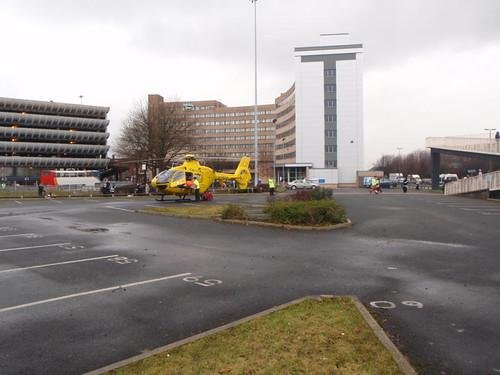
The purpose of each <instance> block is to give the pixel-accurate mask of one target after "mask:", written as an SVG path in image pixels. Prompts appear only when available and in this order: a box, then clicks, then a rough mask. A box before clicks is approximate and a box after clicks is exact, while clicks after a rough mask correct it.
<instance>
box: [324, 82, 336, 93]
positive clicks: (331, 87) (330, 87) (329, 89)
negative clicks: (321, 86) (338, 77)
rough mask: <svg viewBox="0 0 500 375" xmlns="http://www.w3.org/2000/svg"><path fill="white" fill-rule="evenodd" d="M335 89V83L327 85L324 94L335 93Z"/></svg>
mask: <svg viewBox="0 0 500 375" xmlns="http://www.w3.org/2000/svg"><path fill="white" fill-rule="evenodd" d="M336 89H337V85H336V84H335V83H329V84H326V85H325V91H326V92H335V91H336Z"/></svg>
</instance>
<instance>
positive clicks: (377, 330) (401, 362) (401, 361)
mask: <svg viewBox="0 0 500 375" xmlns="http://www.w3.org/2000/svg"><path fill="white" fill-rule="evenodd" d="M337 297H349V298H351V300H352V301H353V302H354V305H355V306H356V308H357V309H358V311H359V313H360V314H361V316H362V317H363V319H364V320H365V322H366V323H367V324H368V326H369V327H370V329H371V330H372V331H373V333H374V334H375V336H377V338H378V339H379V341H380V342H381V343H382V345H383V346H384V347H385V348H386V349H387V350H388V351H389V353H390V354H391V356H392V358H393V359H394V360H395V361H396V363H397V364H398V366H399V368H400V369H401V371H403V373H404V374H405V375H416V374H417V373H416V372H415V370H414V369H413V367H411V365H410V363H409V362H408V361H407V359H406V358H405V357H404V356H403V355H402V354H401V352H400V351H399V350H398V349H397V348H396V346H395V345H394V343H393V342H392V341H391V339H390V338H389V337H388V336H387V335H386V333H385V332H384V330H383V329H382V327H380V325H379V324H378V323H377V322H376V321H375V319H373V317H372V316H371V315H370V313H369V312H368V310H367V309H366V308H365V307H364V306H363V304H362V303H361V302H360V301H359V299H358V298H357V297H356V296H350V295H348V296H335V295H311V296H306V297H302V298H298V299H295V300H293V301H290V302H287V303H284V304H281V305H278V306H274V307H271V308H270V309H267V310H264V311H261V312H258V313H256V314H252V315H250V316H247V317H245V318H242V319H238V320H236V321H234V322H231V323H228V324H224V325H222V326H220V327H216V328H213V329H211V330H208V331H205V332H201V333H199V334H197V335H194V336H191V337H187V338H185V339H182V340H179V341H176V342H173V343H170V344H168V345H164V346H160V347H158V348H156V349H152V350H150V351H147V352H145V353H142V354H138V355H136V356H133V357H130V358H127V359H124V360H122V361H118V362H115V363H112V364H110V365H107V366H104V367H101V368H98V369H96V370H92V371H89V372H86V373H84V374H83V375H100V374H103V373H105V372H108V371H111V370H116V369H118V368H120V367H124V366H127V365H130V364H132V363H134V362H137V361H140V360H143V359H145V358H148V357H151V356H154V355H156V354H160V353H163V352H166V351H169V350H172V349H175V348H177V347H179V346H182V345H185V344H189V343H191V342H194V341H196V340H199V339H202V338H204V337H207V336H210V335H213V334H215V333H218V332H221V331H224V330H226V329H229V328H233V327H236V326H238V325H240V324H243V323H246V322H249V321H251V320H254V319H257V318H260V317H263V316H266V315H269V314H271V313H273V312H276V311H279V310H283V309H285V308H287V307H289V306H293V305H296V304H298V303H301V302H303V301H305V300H307V299H319V300H320V299H322V298H337Z"/></svg>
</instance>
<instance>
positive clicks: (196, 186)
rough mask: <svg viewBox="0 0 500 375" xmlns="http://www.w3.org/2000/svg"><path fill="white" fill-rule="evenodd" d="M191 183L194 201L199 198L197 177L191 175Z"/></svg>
mask: <svg viewBox="0 0 500 375" xmlns="http://www.w3.org/2000/svg"><path fill="white" fill-rule="evenodd" d="M193 184H194V199H195V201H199V200H200V181H198V178H196V176H195V177H193Z"/></svg>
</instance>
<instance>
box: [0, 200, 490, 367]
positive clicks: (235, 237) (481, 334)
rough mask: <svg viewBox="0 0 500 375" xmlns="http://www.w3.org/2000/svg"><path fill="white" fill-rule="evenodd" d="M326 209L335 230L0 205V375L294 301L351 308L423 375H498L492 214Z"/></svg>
mask: <svg viewBox="0 0 500 375" xmlns="http://www.w3.org/2000/svg"><path fill="white" fill-rule="evenodd" d="M266 198H267V196H266V195H264V194H255V195H219V196H217V197H216V202H217V203H220V202H230V201H231V202H234V201H235V200H240V201H244V202H246V203H248V204H259V203H262V202H263V201H265V199H266ZM336 198H337V199H338V200H339V201H340V202H341V203H342V204H344V205H345V206H346V208H347V212H348V216H349V217H351V218H352V219H353V221H354V222H355V225H354V227H353V228H352V229H350V230H340V231H335V232H327V233H325V232H321V233H315V232H294V231H286V230H282V229H274V228H260V227H252V226H238V225H231V224H222V223H216V222H212V221H208V220H189V219H179V218H169V217H163V216H156V215H148V214H143V213H138V212H136V210H137V209H139V208H142V207H144V206H145V205H155V206H156V205H165V204H175V203H172V202H156V201H154V200H153V199H148V198H137V199H130V198H129V199H127V198H115V199H112V198H110V199H67V200H63V199H61V200H59V199H52V200H5V201H0V285H1V288H0V337H1V338H2V339H1V340H0V373H2V374H18V373H23V374H31V373H50V374H68V373H82V372H85V371H89V370H92V369H95V368H99V367H101V366H104V365H107V364H109V363H113V362H116V361H119V360H122V359H124V358H127V357H129V356H132V355H135V354H138V353H141V352H144V351H147V350H149V349H153V348H155V347H158V346H161V345H165V344H167V343H170V342H173V341H176V340H179V339H181V338H185V337H187V336H191V335H192V334H196V333H199V332H202V331H205V330H208V329H211V328H214V327H216V326H219V325H222V324H224V323H228V322H230V321H233V320H236V319H239V318H241V317H244V316H247V315H250V314H252V313H255V312H258V311H261V310H263V309H266V308H269V307H271V306H273V305H276V304H280V303H284V302H287V301H289V300H291V299H294V298H298V297H302V296H304V295H308V294H354V295H357V296H358V297H359V298H360V299H361V300H362V302H363V303H364V304H365V305H366V306H367V307H369V308H371V309H372V311H373V312H374V313H375V314H376V315H378V318H379V320H380V322H381V323H382V325H383V326H384V328H385V329H386V330H387V331H388V333H389V334H390V335H392V336H393V338H394V340H395V342H396V344H397V345H398V346H399V347H400V348H401V350H402V351H403V352H404V353H405V354H407V355H408V356H409V358H410V360H411V362H412V363H413V364H414V365H415V366H416V367H417V368H418V369H419V371H420V372H422V373H463V374H471V373H481V374H483V373H497V372H500V315H499V309H498V303H499V302H500V295H499V292H498V291H499V290H500V270H499V268H498V264H499V261H500V254H499V249H500V246H499V244H500V241H499V240H500V235H499V233H498V229H499V228H500V225H499V224H500V205H499V204H497V203H495V202H486V201H477V200H471V199H467V198H456V197H444V196H442V195H436V194H426V193H415V194H414V193H411V194H402V193H399V192H387V193H384V194H381V195H378V196H374V195H369V194H368V193H367V192H366V191H364V190H352V191H350V190H345V191H339V192H338V193H337V194H336ZM207 204H210V203H207Z"/></svg>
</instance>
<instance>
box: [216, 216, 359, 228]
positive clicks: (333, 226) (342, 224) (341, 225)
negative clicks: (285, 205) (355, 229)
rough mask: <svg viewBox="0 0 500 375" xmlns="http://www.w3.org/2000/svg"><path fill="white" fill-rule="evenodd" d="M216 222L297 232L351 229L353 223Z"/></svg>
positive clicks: (223, 220) (218, 219) (230, 220)
mask: <svg viewBox="0 0 500 375" xmlns="http://www.w3.org/2000/svg"><path fill="white" fill-rule="evenodd" d="M215 220H216V221H220V222H223V223H229V224H242V225H257V226H261V227H272V228H282V229H296V230H334V229H342V228H351V227H352V221H351V220H350V219H347V222H345V223H340V224H335V225H325V226H321V227H320V226H311V225H291V224H277V223H268V222H266V221H255V220H234V219H221V218H216V219H215Z"/></svg>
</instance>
